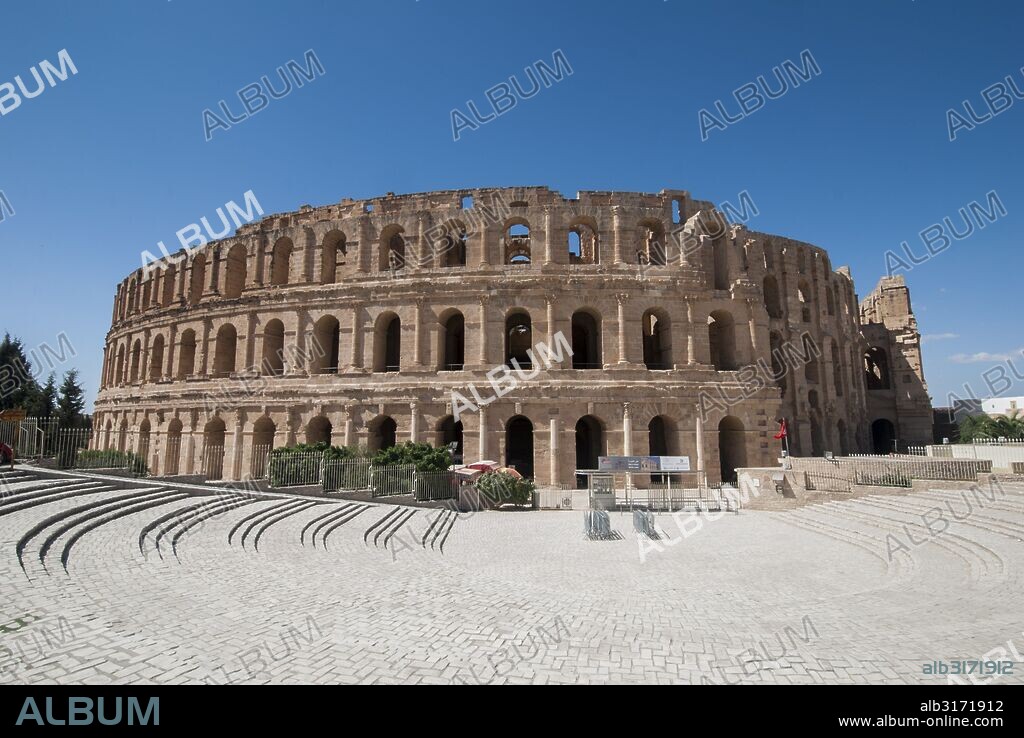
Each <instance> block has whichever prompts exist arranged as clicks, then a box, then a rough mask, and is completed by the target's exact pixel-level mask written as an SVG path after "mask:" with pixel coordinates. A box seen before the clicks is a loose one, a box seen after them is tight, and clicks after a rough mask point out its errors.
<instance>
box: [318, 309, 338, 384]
mask: <svg viewBox="0 0 1024 738" xmlns="http://www.w3.org/2000/svg"><path fill="white" fill-rule="evenodd" d="M313 340H314V341H316V345H315V346H313V347H312V356H313V357H314V362H315V364H314V367H315V369H316V373H317V374H337V373H338V358H339V352H340V349H341V325H340V324H339V323H338V320H337V318H335V317H334V316H331V315H325V316H324V317H322V318H320V320H318V321H317V322H316V325H314V326H313Z"/></svg>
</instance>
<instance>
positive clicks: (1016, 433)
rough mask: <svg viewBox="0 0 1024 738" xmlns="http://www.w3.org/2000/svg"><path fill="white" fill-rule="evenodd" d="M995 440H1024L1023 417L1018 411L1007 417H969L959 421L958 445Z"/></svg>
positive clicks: (1011, 412) (1013, 411)
mask: <svg viewBox="0 0 1024 738" xmlns="http://www.w3.org/2000/svg"><path fill="white" fill-rule="evenodd" d="M997 438H1009V439H1011V440H1021V439H1024V417H1022V416H1021V414H1020V411H1019V410H1012V411H1010V413H1009V414H1008V415H997V416H996V417H992V416H989V415H970V416H968V417H966V418H964V419H963V420H962V421H960V443H974V442H976V441H990V440H995V439H997Z"/></svg>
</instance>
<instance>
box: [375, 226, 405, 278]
mask: <svg viewBox="0 0 1024 738" xmlns="http://www.w3.org/2000/svg"><path fill="white" fill-rule="evenodd" d="M403 233H405V230H404V229H403V228H402V227H401V226H397V225H392V226H388V227H387V228H385V229H384V230H383V231H382V232H381V236H380V264H379V266H380V271H382V272H397V271H398V270H399V269H402V268H404V267H405V264H406V255H405V238H404V237H403V236H402V234H403Z"/></svg>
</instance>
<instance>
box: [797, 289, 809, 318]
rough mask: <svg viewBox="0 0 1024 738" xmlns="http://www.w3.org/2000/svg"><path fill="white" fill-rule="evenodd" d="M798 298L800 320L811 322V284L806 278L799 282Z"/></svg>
mask: <svg viewBox="0 0 1024 738" xmlns="http://www.w3.org/2000/svg"><path fill="white" fill-rule="evenodd" d="M796 290H797V299H799V300H800V320H802V321H803V322H804V323H810V322H811V286H810V284H809V283H808V282H807V280H806V279H801V280H800V281H799V282H798V283H797V287H796Z"/></svg>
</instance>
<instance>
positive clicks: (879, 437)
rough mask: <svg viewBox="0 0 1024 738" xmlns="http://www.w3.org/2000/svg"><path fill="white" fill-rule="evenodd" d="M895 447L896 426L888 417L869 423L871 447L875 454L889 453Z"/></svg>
mask: <svg viewBox="0 0 1024 738" xmlns="http://www.w3.org/2000/svg"><path fill="white" fill-rule="evenodd" d="M895 447H896V426H895V425H893V423H892V421H891V420H889V419H888V418H878V419H877V420H875V421H874V422H873V423H872V424H871V448H872V450H873V451H874V452H875V453H876V454H891V453H892V452H893V451H894V450H895Z"/></svg>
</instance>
